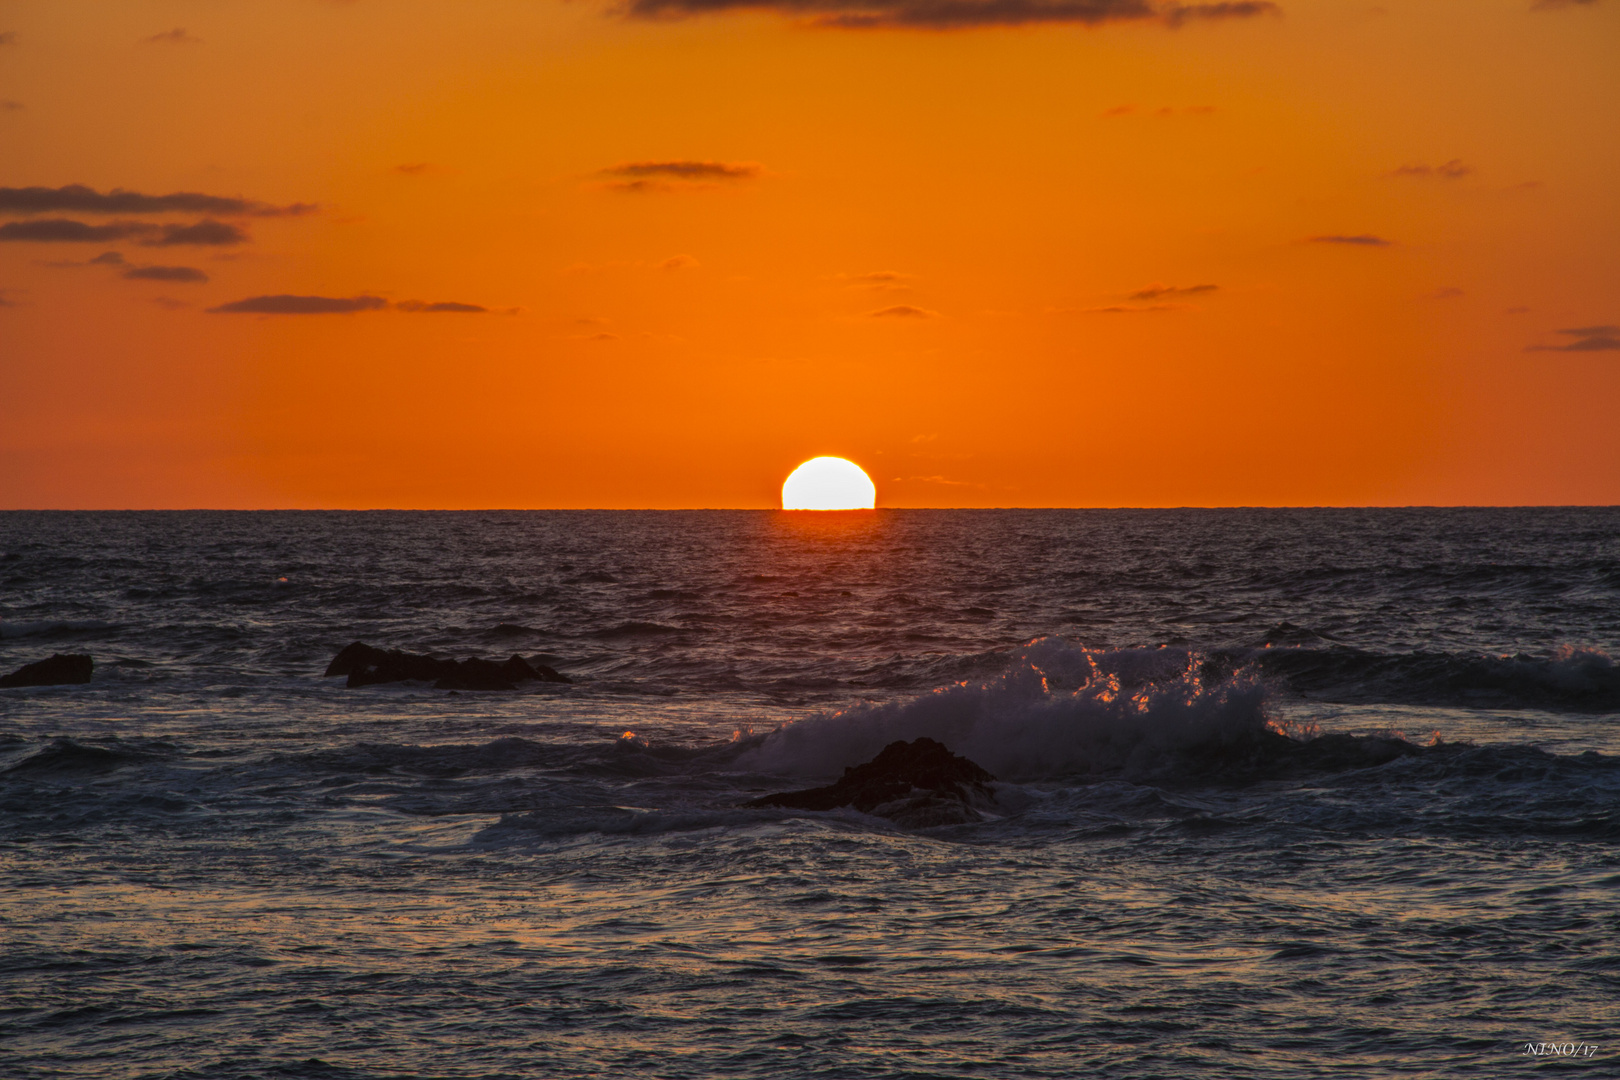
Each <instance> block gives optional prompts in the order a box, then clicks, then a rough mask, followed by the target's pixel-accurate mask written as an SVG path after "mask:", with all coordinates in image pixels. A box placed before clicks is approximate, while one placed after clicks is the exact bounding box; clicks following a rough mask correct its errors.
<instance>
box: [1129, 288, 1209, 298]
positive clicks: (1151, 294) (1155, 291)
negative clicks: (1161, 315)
mask: <svg viewBox="0 0 1620 1080" xmlns="http://www.w3.org/2000/svg"><path fill="white" fill-rule="evenodd" d="M1219 288H1220V286H1219V285H1187V286H1175V285H1149V286H1148V287H1147V288H1145V289H1140V290H1138V291H1136V292H1133V293H1131V295H1130V299H1132V300H1162V299H1164V298H1165V297H1177V296H1199V295H1202V294H1204V293H1212V292H1215V291H1216V290H1218V289H1219Z"/></svg>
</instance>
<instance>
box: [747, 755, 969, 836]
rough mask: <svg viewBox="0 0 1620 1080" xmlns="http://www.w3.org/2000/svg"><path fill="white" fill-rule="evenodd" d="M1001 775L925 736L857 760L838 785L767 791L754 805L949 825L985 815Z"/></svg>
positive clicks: (924, 824)
mask: <svg viewBox="0 0 1620 1080" xmlns="http://www.w3.org/2000/svg"><path fill="white" fill-rule="evenodd" d="M993 780H995V777H994V776H991V775H990V774H989V773H988V772H986V771H985V770H984V769H981V768H980V767H979V766H978V765H976V764H974V763H973V762H971V761H969V760H968V759H967V758H965V757H958V756H957V755H956V754H953V753H951V752H950V750H949V749H947V748H946V747H945V746H944V745H943V744H941V743H937V742H935V741H934V740H933V739H929V738H921V739H916V740H914V741H912V742H892V743H890V744H889V745H888V746H885V747H884V748H883V749H882V750H881V751H879V753H878V756H877V757H875V758H873V759H872V760H871V761H868V762H867V763H866V764H864V765H852V766H850V767H849V768H847V769H845V770H844V775H843V777H842V778H840V779H839V781H838V782H837V783H836V784H829V785H828V786H827V787H819V788H810V789H809V790H806V791H783V792H778V793H777V794H775V795H766V796H764V797H763V798H759V799H755V800H753V801H752V802H750V803H748V804H747V805H749V806H785V807H789V808H792V809H794V810H832V809H835V808H837V807H840V806H852V807H854V808H855V809H857V810H859V811H861V812H862V813H867V814H875V815H877V816H879V817H886V818H891V819H893V820H895V821H898V822H900V823H901V824H904V825H914V826H919V827H920V826H926V825H947V824H955V823H958V822H962V821H974V820H977V819H978V818H979V816H980V815H979V814H978V812H977V811H976V810H975V809H974V804H982V803H993V802H995V796H994V795H993V794H991V792H990V789H989V788H988V787H987V786H986V785H987V784H989V783H990V782H991V781H993Z"/></svg>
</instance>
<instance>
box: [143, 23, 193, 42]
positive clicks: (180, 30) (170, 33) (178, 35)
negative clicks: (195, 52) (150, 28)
mask: <svg viewBox="0 0 1620 1080" xmlns="http://www.w3.org/2000/svg"><path fill="white" fill-rule="evenodd" d="M141 44H143V45H201V44H202V38H199V37H192V36H191V35H190V34H188V33H186V31H185V28H184V27H180V26H177V27H175V28H174V29H173V30H165V31H163V33H161V34H153V35H152V36H151V37H147V38H141Z"/></svg>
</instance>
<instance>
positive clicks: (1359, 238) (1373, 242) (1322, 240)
mask: <svg viewBox="0 0 1620 1080" xmlns="http://www.w3.org/2000/svg"><path fill="white" fill-rule="evenodd" d="M1305 242H1306V243H1308V244H1349V245H1351V246H1353V247H1389V246H1390V245H1391V244H1393V243H1394V242H1395V241H1393V240H1385V239H1384V238H1383V237H1382V236H1373V235H1372V234H1371V233H1360V234H1357V235H1355V236H1342V235H1330V236H1312V237H1310V238H1309V239H1307V240H1306V241H1305Z"/></svg>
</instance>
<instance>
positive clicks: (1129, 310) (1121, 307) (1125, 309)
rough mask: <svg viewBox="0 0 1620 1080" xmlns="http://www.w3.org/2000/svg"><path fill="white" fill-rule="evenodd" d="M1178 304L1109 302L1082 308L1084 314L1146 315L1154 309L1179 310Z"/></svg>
mask: <svg viewBox="0 0 1620 1080" xmlns="http://www.w3.org/2000/svg"><path fill="white" fill-rule="evenodd" d="M1180 310H1182V308H1181V305H1180V304H1148V305H1146V306H1145V307H1132V306H1130V305H1129V304H1110V305H1108V306H1107V307H1093V308H1082V309H1081V311H1082V312H1083V313H1084V314H1086V315H1146V314H1148V313H1149V312H1155V311H1180Z"/></svg>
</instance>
